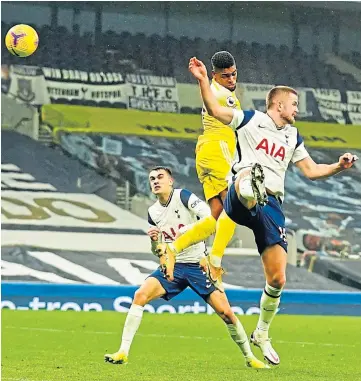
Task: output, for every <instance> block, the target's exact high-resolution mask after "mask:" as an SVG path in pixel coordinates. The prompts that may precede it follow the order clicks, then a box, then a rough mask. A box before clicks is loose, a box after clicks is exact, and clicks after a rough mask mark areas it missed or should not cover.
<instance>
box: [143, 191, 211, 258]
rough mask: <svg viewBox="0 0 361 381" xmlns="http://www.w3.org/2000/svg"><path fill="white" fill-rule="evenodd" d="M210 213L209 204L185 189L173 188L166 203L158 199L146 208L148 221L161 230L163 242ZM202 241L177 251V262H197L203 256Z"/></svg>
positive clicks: (168, 240)
mask: <svg viewBox="0 0 361 381" xmlns="http://www.w3.org/2000/svg"><path fill="white" fill-rule="evenodd" d="M210 215H211V210H210V208H209V206H208V205H207V204H206V203H205V202H204V201H202V200H201V199H199V198H198V197H197V196H196V195H195V194H194V193H192V192H190V191H189V190H187V189H174V190H173V192H172V194H171V195H170V197H169V200H168V202H167V204H166V205H162V204H161V203H160V202H159V200H158V201H157V202H156V203H155V204H153V205H152V206H151V207H150V208H149V209H148V222H149V224H150V226H156V227H157V228H158V229H159V230H160V231H161V232H162V239H163V242H167V243H169V242H172V241H174V240H175V236H176V234H177V233H178V232H179V231H180V230H181V229H182V230H181V232H184V231H185V230H187V227H188V228H189V225H191V224H194V223H195V222H197V221H198V220H199V219H202V218H204V217H208V216H210ZM205 253H206V246H205V243H204V242H200V243H197V244H195V245H192V246H190V247H188V248H187V249H185V250H184V251H182V252H181V253H179V254H178V255H177V258H176V262H178V263H197V262H199V260H200V259H201V258H202V257H204V255H205Z"/></svg>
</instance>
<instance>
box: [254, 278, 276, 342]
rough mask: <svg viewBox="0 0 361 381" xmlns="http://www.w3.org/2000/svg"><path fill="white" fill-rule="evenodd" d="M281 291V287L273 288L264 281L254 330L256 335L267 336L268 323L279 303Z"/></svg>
mask: <svg viewBox="0 0 361 381" xmlns="http://www.w3.org/2000/svg"><path fill="white" fill-rule="evenodd" d="M281 292H282V289H278V288H274V287H272V286H270V285H269V284H267V283H266V286H265V288H264V290H263V293H262V297H261V303H260V314H259V319H258V323H257V332H256V333H257V335H258V336H261V337H264V338H268V330H269V327H270V324H271V322H272V320H273V318H274V316H275V315H276V312H277V308H278V306H279V304H280V296H281Z"/></svg>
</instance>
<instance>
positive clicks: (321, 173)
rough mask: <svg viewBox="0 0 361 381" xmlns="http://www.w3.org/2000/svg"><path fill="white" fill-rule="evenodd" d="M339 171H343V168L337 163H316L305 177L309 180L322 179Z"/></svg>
mask: <svg viewBox="0 0 361 381" xmlns="http://www.w3.org/2000/svg"><path fill="white" fill-rule="evenodd" d="M341 171H343V168H341V167H340V165H339V163H333V164H316V167H315V168H313V170H312V171H311V173H310V175H309V176H307V177H308V178H309V179H311V180H322V179H327V178H328V177H331V176H334V175H337V173H339V172H341Z"/></svg>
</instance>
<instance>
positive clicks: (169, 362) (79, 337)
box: [2, 310, 361, 381]
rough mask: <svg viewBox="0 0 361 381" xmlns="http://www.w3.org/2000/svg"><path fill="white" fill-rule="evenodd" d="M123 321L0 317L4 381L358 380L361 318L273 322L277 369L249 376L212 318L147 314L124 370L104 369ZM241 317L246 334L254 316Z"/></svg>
mask: <svg viewBox="0 0 361 381" xmlns="http://www.w3.org/2000/svg"><path fill="white" fill-rule="evenodd" d="M125 317H126V315H125V314H120V313H117V312H100V313H99V312H70V311H67V312H59V311H52V312H46V311H10V310H3V311H2V380H5V381H40V380H43V381H45V380H47V381H53V380H54V381H55V380H59V381H80V380H81V381H92V380H99V381H110V380H121V381H123V380H127V381H145V380H156V381H178V380H180V381H187V380H192V381H203V380H204V381H206V380H207V381H217V380H219V381H233V380H237V381H241V380H242V381H247V380H252V381H257V380H267V381H268V380H277V381H279V380H281V381H282V380H289V381H311V380H327V381H329V380H332V381H347V380H352V381H356V380H361V361H360V354H361V318H355V317H322V316H285V315H284V316H282V315H280V316H276V318H275V320H274V322H273V325H272V330H271V335H270V336H273V337H274V339H273V341H272V342H273V344H274V347H275V348H276V349H277V351H278V353H279V355H280V358H281V365H280V366H279V367H277V368H272V369H271V370H263V371H255V370H253V369H248V368H246V367H245V366H244V360H243V357H242V355H241V353H240V351H239V350H238V347H237V346H236V345H235V344H234V343H233V341H232V340H231V339H230V338H229V336H228V333H227V330H226V328H225V326H224V325H223V323H222V322H221V320H220V319H219V318H217V317H216V316H214V315H212V316H209V315H190V314H188V315H169V314H162V315H155V314H149V313H145V314H144V317H143V322H142V324H141V326H140V328H139V331H138V335H137V336H136V337H135V340H134V342H133V347H132V350H131V352H130V357H129V363H128V365H113V364H109V363H104V361H103V355H104V353H109V352H115V351H116V350H117V349H118V346H119V342H120V335H121V329H122V325H123V323H124V321H125ZM240 318H241V321H242V323H243V324H244V326H245V328H246V330H247V332H248V333H250V332H251V330H252V329H253V328H254V327H255V325H256V322H257V316H241V317H240ZM253 348H254V352H255V354H256V355H257V357H258V358H261V353H260V351H259V349H258V348H255V347H253Z"/></svg>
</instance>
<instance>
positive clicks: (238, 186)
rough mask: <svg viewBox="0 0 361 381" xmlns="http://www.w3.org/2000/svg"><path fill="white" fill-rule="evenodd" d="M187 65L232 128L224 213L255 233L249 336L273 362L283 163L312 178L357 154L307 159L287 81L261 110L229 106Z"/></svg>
mask: <svg viewBox="0 0 361 381" xmlns="http://www.w3.org/2000/svg"><path fill="white" fill-rule="evenodd" d="M189 70H190V71H191V73H192V74H193V75H194V77H195V78H197V79H198V82H199V86H200V89H201V94H202V98H203V101H204V104H205V107H206V108H207V110H208V112H209V114H210V115H212V116H213V117H215V118H216V119H218V120H219V121H220V122H222V123H224V124H228V125H229V126H230V128H232V129H233V130H234V131H235V132H236V138H237V149H238V155H239V162H238V163H236V164H235V165H234V168H233V169H234V171H235V176H234V181H233V184H232V185H231V186H230V188H229V191H228V193H227V197H226V201H225V204H224V212H223V213H224V214H226V215H227V216H228V217H229V218H230V219H232V220H233V221H234V222H236V223H238V224H240V225H244V226H248V227H249V228H250V229H252V230H253V232H254V235H255V239H256V244H257V247H258V251H259V253H260V254H261V258H262V263H263V267H264V273H265V277H266V286H265V289H264V291H263V294H262V297H261V303H260V307H261V308H260V317H259V320H258V324H257V328H256V330H255V331H254V332H253V333H252V335H251V341H252V342H253V343H254V344H255V345H257V346H258V347H260V348H261V350H262V353H263V355H264V357H265V359H266V360H267V361H268V362H270V363H271V364H274V365H277V364H279V362H280V360H279V357H278V355H277V353H276V351H275V350H274V349H273V348H272V345H271V343H270V340H269V338H268V330H269V326H270V324H271V321H272V319H273V317H274V315H275V314H276V311H277V308H278V305H279V302H280V295H281V292H282V289H283V287H284V285H285V283H286V264H287V258H286V254H287V241H286V229H285V217H284V214H283V211H282V202H283V198H284V180H285V172H286V170H287V167H288V164H289V163H290V162H293V163H294V164H295V165H296V166H297V167H298V168H299V169H300V170H301V171H302V173H303V174H304V175H305V176H306V177H308V178H309V179H311V180H317V179H323V178H327V177H329V176H333V175H335V174H337V173H339V172H341V171H343V170H345V169H348V168H351V167H352V165H353V163H354V162H355V161H356V160H357V159H358V158H357V156H355V155H352V154H351V153H346V154H344V155H342V156H341V157H340V158H339V161H338V163H334V164H329V165H328V164H316V163H315V162H314V161H313V160H312V158H311V157H310V156H309V154H308V152H307V150H306V148H305V147H304V143H303V139H302V137H301V136H300V135H299V133H298V131H297V128H296V127H293V126H292V124H293V123H294V122H295V116H296V115H297V112H298V96H297V92H296V91H295V90H294V89H292V88H290V87H286V86H276V87H274V88H273V89H271V90H270V92H269V93H268V95H267V99H266V105H267V112H266V113H261V112H258V111H240V110H233V109H229V108H226V107H221V106H220V105H219V104H218V102H217V101H216V99H215V98H214V95H213V94H212V91H211V89H210V88H209V82H208V76H207V69H206V67H205V66H204V64H203V63H202V62H201V61H199V60H197V59H196V58H191V60H190V62H189ZM221 230H222V229H219V230H218V229H217V232H216V234H222V231H221ZM210 262H212V260H211V261H210ZM209 266H210V264H209ZM211 270H212V269H210V272H212V271H211Z"/></svg>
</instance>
